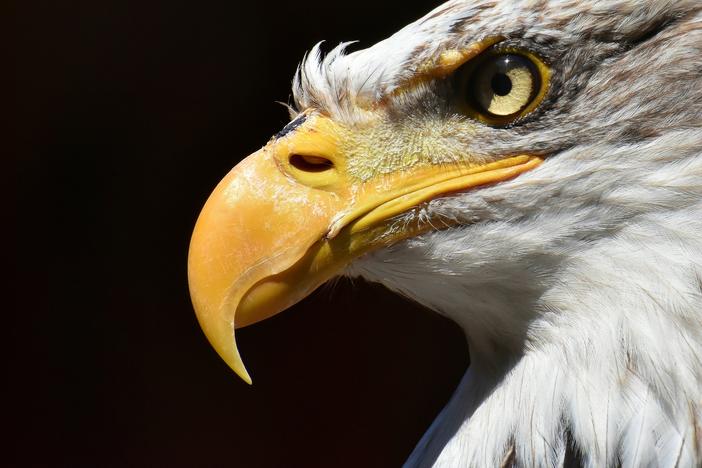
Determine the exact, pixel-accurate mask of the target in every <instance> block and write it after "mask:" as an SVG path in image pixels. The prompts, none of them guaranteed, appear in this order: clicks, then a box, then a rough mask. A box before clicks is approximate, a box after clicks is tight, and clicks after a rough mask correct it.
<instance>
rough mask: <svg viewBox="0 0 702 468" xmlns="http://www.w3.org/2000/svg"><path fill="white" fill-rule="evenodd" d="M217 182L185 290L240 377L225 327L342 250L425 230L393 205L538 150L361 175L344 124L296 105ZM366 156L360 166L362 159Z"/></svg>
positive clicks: (317, 278)
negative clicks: (282, 129) (285, 121)
mask: <svg viewBox="0 0 702 468" xmlns="http://www.w3.org/2000/svg"><path fill="white" fill-rule="evenodd" d="M289 127H291V128H292V130H290V131H289V132H288V133H286V134H285V135H281V136H279V137H278V138H277V139H275V140H272V141H271V142H270V143H269V144H268V145H267V146H266V147H264V148H263V149H261V150H260V151H258V152H256V153H254V154H253V155H251V156H249V157H247V158H246V159H244V160H243V161H242V162H241V163H240V164H238V165H237V166H236V167H235V168H234V169H232V171H231V172H230V173H229V174H228V175H227V176H226V177H225V178H224V179H223V180H222V181H221V182H220V183H219V185H218V186H217V187H216V188H215V190H214V192H213V193H212V194H211V195H210V197H209V199H208V200H207V202H206V204H205V206H204V208H203V209H202V212H201V214H200V217H199V219H198V221H197V223H196V225H195V230H194V232H193V236H192V241H191V244H190V253H189V258H188V278H189V283H190V294H191V297H192V301H193V305H194V308H195V311H196V314H197V317H198V320H199V322H200V325H201V327H202V329H203V331H204V332H205V334H206V335H207V338H208V339H209V341H210V343H211V344H212V346H213V347H214V348H215V350H217V352H218V353H219V355H220V356H221V357H222V359H224V360H225V361H226V362H227V364H228V365H229V366H230V367H231V368H232V369H233V370H234V371H235V372H236V373H237V374H238V375H239V376H241V377H242V378H243V379H244V380H245V381H246V382H248V383H251V378H250V376H249V374H248V372H247V370H246V368H245V367H244V364H243V362H242V360H241V357H240V355H239V351H238V349H237V346H236V341H235V337H234V329H235V328H239V327H243V326H246V325H250V324H252V323H255V322H257V321H259V320H263V319H265V318H267V317H270V316H272V315H274V314H277V313H279V312H281V311H283V310H285V309H286V308H288V307H290V306H291V305H293V304H295V303H296V302H298V301H300V300H301V299H303V298H304V297H305V296H307V295H309V294H310V293H311V292H312V291H314V290H315V289H316V288H317V287H318V286H320V285H321V284H322V283H324V282H326V281H327V280H328V279H330V278H332V277H333V276H335V275H337V274H339V272H340V271H341V270H343V268H344V267H345V266H346V265H347V264H348V263H350V262H351V261H352V260H353V259H354V258H357V257H358V256H360V255H363V254H364V253H366V252H369V251H371V250H373V249H377V248H380V247H383V246H387V245H390V244H392V243H395V242H397V241H399V240H401V239H405V238H408V237H411V236H414V235H417V234H419V233H421V232H423V231H426V230H428V229H430V228H431V225H430V224H429V223H428V222H426V223H423V222H420V221H418V220H415V221H412V222H409V223H407V222H405V223H402V225H401V226H400V225H397V224H396V221H397V218H396V216H397V215H400V214H402V213H404V212H406V211H408V210H410V209H412V208H414V207H416V206H417V205H419V204H421V203H423V202H426V201H428V200H430V199H432V198H435V197H437V196H439V195H443V194H446V193H449V192H455V191H460V190H466V189H468V188H471V187H475V186H479V185H484V184H490V183H494V182H498V181H501V180H506V179H508V178H511V177H514V176H515V175H517V174H519V173H521V172H524V171H527V170H529V169H531V168H534V167H536V166H538V164H539V163H540V162H541V159H540V158H538V157H531V156H518V157H513V158H507V159H503V160H500V161H496V162H493V163H490V164H486V165H476V164H474V163H471V161H470V160H469V159H468V160H466V161H465V162H464V163H460V164H455V165H453V166H446V165H442V166H436V165H430V164H429V165H416V166H412V167H404V168H402V167H399V168H398V169H397V170H396V171H394V172H393V173H391V174H387V173H386V174H382V175H377V176H374V177H370V178H369V177H361V176H359V175H358V174H357V173H355V172H354V171H355V169H354V168H355V167H357V166H358V163H357V162H356V164H355V165H353V167H352V165H350V164H348V162H349V161H348V157H347V155H348V154H349V151H348V144H347V142H348V140H349V130H347V129H345V128H343V127H341V126H339V125H338V124H335V123H334V122H332V121H331V120H329V119H328V118H325V117H323V116H320V115H316V114H302V115H301V116H300V117H298V119H296V120H295V121H294V122H293V123H292V124H290V125H289V126H288V127H286V129H287V128H289ZM369 164H371V163H370V162H369Z"/></svg>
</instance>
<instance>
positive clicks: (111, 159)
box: [2, 0, 467, 467]
mask: <svg viewBox="0 0 702 468" xmlns="http://www.w3.org/2000/svg"><path fill="white" fill-rule="evenodd" d="M438 3H440V2H439V1H433V2H426V3H425V4H424V5H415V6H410V5H408V2H405V1H378V0H359V1H354V2H351V3H346V2H332V1H329V0H324V1H322V0H307V1H305V2H285V3H282V2H281V3H273V2H264V1H259V2H243V5H245V6H242V3H240V2H235V1H234V0H226V1H216V0H205V1H198V2H195V1H190V2H182V1H176V0H151V1H143V0H142V1H137V0H83V1H69V0H66V1H51V2H50V1H43V2H42V1H34V2H30V1H22V2H20V1H17V2H14V3H11V4H10V8H9V10H8V11H9V15H6V18H10V19H11V20H12V21H13V22H14V24H13V29H12V34H11V37H10V39H9V41H8V42H6V43H5V46H7V45H9V46H10V47H9V48H10V52H11V58H10V61H9V62H8V63H7V64H9V67H5V68H6V70H10V75H9V77H10V78H13V77H14V78H15V80H14V81H15V85H16V86H13V88H12V89H13V92H12V96H11V98H10V99H9V100H8V101H7V102H9V103H10V104H16V110H15V111H14V112H12V115H11V119H10V122H9V125H8V126H7V127H6V128H10V129H11V130H12V134H13V136H14V138H13V140H12V141H13V142H15V143H17V146H16V150H13V151H10V153H12V155H15V156H17V158H16V161H13V162H16V164H10V169H9V178H10V182H11V183H10V185H11V186H12V187H16V188H17V189H18V190H16V191H14V192H13V193H12V194H11V195H10V197H9V198H6V199H7V200H9V201H10V205H11V206H10V210H9V213H10V214H11V215H12V216H11V217H10V219H9V221H7V220H6V223H7V224H6V232H9V234H10V235H11V239H10V242H9V244H8V245H6V248H7V250H8V252H9V253H10V255H11V260H13V262H12V263H14V264H15V265H16V266H15V275H14V276H13V278H12V279H11V280H10V282H9V285H10V287H12V288H13V291H11V296H10V297H13V296H14V299H15V300H14V301H13V302H12V303H11V307H14V310H12V309H11V310H10V312H9V313H6V316H7V317H8V318H9V321H6V323H5V327H6V329H7V330H9V333H8V336H9V337H10V338H9V340H8V341H9V345H10V350H9V351H8V352H7V353H6V356H7V357H9V359H7V361H8V364H7V365H6V367H5V377H6V384H5V385H4V390H5V391H7V392H8V394H7V397H6V401H7V402H8V408H6V410H5V412H4V415H5V416H4V417H3V425H4V426H5V429H6V432H7V433H6V434H5V435H4V436H3V443H4V444H3V445H4V446H5V447H6V448H5V449H3V454H2V459H3V460H5V462H3V464H8V465H11V466H46V465H53V466H127V465H128V466H234V467H278V466H283V467H284V466H299V467H316V466H318V467H329V466H348V467H356V466H364V467H365V466H382V467H384V466H398V465H400V464H401V463H402V462H403V461H404V460H405V458H406V457H407V455H408V454H409V453H410V451H411V450H412V448H413V447H414V445H415V444H416V443H417V441H418V440H419V438H420V437H421V435H422V434H423V432H424V431H425V430H426V429H427V428H428V426H429V424H430V423H431V421H432V420H433V419H434V417H435V416H436V414H437V413H438V411H439V410H440V409H441V407H442V406H443V405H444V403H445V402H446V401H447V400H448V398H449V396H450V394H451V392H452V390H453V388H454V386H455V385H456V383H457V382H458V379H459V378H460V376H461V375H462V373H463V370H464V369H465V367H466V365H467V350H466V346H465V344H464V342H463V338H462V334H461V332H460V331H459V330H458V328H457V327H455V326H454V325H453V324H451V323H449V322H447V321H446V320H444V319H441V318H440V317H439V316H437V315H435V314H433V313H430V312H428V311H426V310H423V309H421V308H420V307H418V306H416V305H413V304H411V303H409V302H407V301H405V300H403V299H401V298H399V297H396V296H394V295H392V294H390V293H389V292H387V291H386V290H384V289H383V288H382V287H379V286H374V285H368V284H364V283H362V282H356V283H354V284H351V283H350V282H348V281H341V282H340V283H339V284H338V285H337V286H335V287H334V288H329V287H326V288H323V289H322V290H321V291H317V292H316V293H315V294H313V295H312V296H311V297H309V298H307V299H306V300H304V301H303V302H302V303H300V304H298V305H297V306H295V307H294V308H293V309H291V310H289V311H288V312H286V313H283V314H281V315H279V316H277V317H275V318H273V319H271V320H269V321H267V322H264V323H262V324H259V325H256V326H254V327H251V328H247V329H244V330H242V331H240V332H239V333H238V341H239V346H240V350H241V352H242V355H243V357H244V359H245V362H246V364H247V367H248V368H249V370H250V371H251V373H252V376H253V378H254V382H255V384H254V386H253V387H249V386H247V385H246V384H245V383H243V382H242V381H240V380H239V379H238V378H237V377H236V376H235V375H234V374H233V372H231V371H230V370H229V369H228V368H227V367H226V365H225V364H224V363H223V362H222V361H221V360H220V359H219V358H218V357H217V356H216V354H215V352H214V351H213V350H212V349H211V347H210V346H209V344H208V343H207V341H206V339H205V337H204V335H203V334H202V332H201V331H200V329H199V326H198V324H197V322H196V320H195V316H194V313H193V310H192V308H191V305H190V300H189V297H188V288H187V278H186V257H187V249H188V242H189V237H190V232H191V229H192V227H193V225H194V223H195V219H196V217H197V214H198V212H199V209H200V207H201V206H202V205H203V203H204V201H205V200H206V198H207V196H208V194H209V192H210V190H211V189H212V188H213V187H214V186H215V184H216V183H217V182H218V181H219V179H220V178H221V177H223V176H224V175H225V174H226V172H227V171H228V170H229V169H230V168H231V167H232V166H233V165H234V164H236V163H237V162H238V161H239V160H240V159H241V158H242V157H244V156H246V155H248V154H249V153H251V152H253V151H255V150H256V149H258V148H259V147H260V146H262V145H263V144H264V143H265V142H266V141H267V140H268V138H269V137H270V135H272V134H273V133H275V132H276V131H277V130H279V129H280V128H281V127H282V126H283V125H284V124H285V123H286V121H287V114H286V111H285V109H284V108H283V107H281V106H280V105H278V104H275V103H274V101H276V100H279V101H288V99H289V95H290V91H289V88H290V80H291V77H292V75H293V73H294V70H295V67H296V65H297V63H298V61H299V60H300V59H301V57H302V54H303V53H304V51H305V50H308V49H309V48H310V47H311V46H312V45H313V44H314V43H315V42H317V41H319V40H322V39H328V40H329V44H330V45H332V44H336V43H337V42H339V41H342V40H352V39H359V40H360V41H361V43H360V46H361V47H366V46H369V45H371V44H372V43H374V42H376V41H377V40H380V39H382V38H383V37H385V36H387V35H389V34H391V33H392V32H394V31H396V30H397V29H399V28H400V27H402V26H403V25H405V24H407V23H409V22H410V21H412V20H414V19H416V18H418V17H419V16H421V15H423V14H424V13H426V12H428V11H429V10H430V9H431V8H433V7H434V6H435V5H437V4H438ZM5 8H7V4H6V6H5ZM328 48H329V47H327V49H328ZM7 102H6V104H3V107H5V106H6V105H7ZM10 108H11V109H12V107H10ZM7 109H8V108H7V107H5V110H6V111H7ZM6 343H7V342H6ZM8 460H9V462H7V461H8ZM6 462H7V463H6Z"/></svg>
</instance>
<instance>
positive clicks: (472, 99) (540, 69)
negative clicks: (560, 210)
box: [458, 50, 549, 126]
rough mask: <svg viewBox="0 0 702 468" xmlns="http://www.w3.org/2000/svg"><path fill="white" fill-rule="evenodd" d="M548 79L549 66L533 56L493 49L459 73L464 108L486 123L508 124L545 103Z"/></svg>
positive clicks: (461, 99) (471, 115) (460, 94)
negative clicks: (542, 102)
mask: <svg viewBox="0 0 702 468" xmlns="http://www.w3.org/2000/svg"><path fill="white" fill-rule="evenodd" d="M548 78H549V70H548V67H547V66H546V65H545V64H544V63H543V62H542V61H541V60H539V59H538V58H537V57H535V56H533V55H532V54H529V53H526V52H521V51H494V50H489V51H487V52H486V53H484V54H481V56H479V57H477V58H476V59H475V60H472V61H471V62H469V63H468V64H466V65H465V66H464V67H462V70H460V71H459V73H458V80H459V89H460V92H459V96H460V101H461V102H460V105H461V107H462V108H463V109H464V110H465V111H466V113H467V114H468V115H469V116H470V117H472V118H475V119H477V120H479V121H481V122H483V123H486V124H488V125H495V126H504V125H508V124H511V123H513V122H514V121H515V120H517V119H518V118H520V117H523V116H525V115H527V114H528V113H530V112H532V111H533V110H534V109H535V108H536V107H537V106H538V105H539V104H540V103H541V101H542V100H543V97H544V95H545V94H546V90H547V86H548Z"/></svg>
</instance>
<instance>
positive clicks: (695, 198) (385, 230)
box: [188, 0, 702, 467]
mask: <svg viewBox="0 0 702 468" xmlns="http://www.w3.org/2000/svg"><path fill="white" fill-rule="evenodd" d="M347 46H348V44H341V45H339V46H338V47H336V48H335V49H333V50H332V51H331V52H329V53H328V54H327V55H326V56H322V54H321V53H320V47H319V45H317V46H315V47H314V48H313V49H312V51H311V52H310V53H309V54H308V55H307V56H306V57H305V58H304V60H303V62H302V63H301V65H300V67H299V69H298V71H297V73H296V75H295V78H294V82H293V95H294V100H295V109H292V121H291V122H290V123H289V124H288V125H287V126H285V128H283V129H282V130H281V131H280V132H278V133H277V134H276V135H275V136H273V137H272V138H271V140H270V141H269V142H268V143H267V144H266V146H264V147H263V148H262V149H261V150H260V151H258V152H256V153H255V154H253V155H251V156H249V157H247V158H246V159H245V160H243V161H242V162H241V163H240V164H238V165H237V166H236V167H235V168H234V169H232V171H231V172H230V173H229V174H228V175H227V176H226V177H225V178H224V179H223V180H222V181H221V182H220V184H219V185H218V186H217V188H216V189H215V190H214V192H213V193H212V195H211V196H210V198H209V200H208V201H207V203H206V205H205V207H204V208H203V210H202V213H201V215H200V218H199V220H198V222H197V225H196V227H195V231H194V233H193V238H192V243H191V248H190V255H189V264H188V267H189V280H190V291H191V296H192V299H193V304H194V306H195V310H196V312H197V316H198V319H199V321H200V324H201V326H202V328H203V330H204V332H205V334H206V335H207V337H208V338H209V340H210V342H211V343H212V345H213V346H214V348H215V349H216V350H217V351H218V353H219V354H220V355H221V357H222V358H223V359H224V360H225V361H226V362H227V363H228V364H229V365H230V366H231V367H232V369H234V371H235V372H236V373H238V374H239V375H240V376H241V377H242V378H243V379H244V380H246V381H248V382H251V380H250V377H249V374H248V372H247V370H246V369H245V367H244V365H243V363H242V360H241V358H240V355H239V351H238V349H237V347H236V342H235V337H234V330H235V328H237V327H243V326H246V325H249V324H252V323H255V322H257V321H259V320H262V319H264V318H266V317H269V316H271V315H273V314H276V313H278V312H280V311H282V310H284V309H286V308H287V307H289V306H290V305H292V304H294V303H295V302H297V301H299V300H300V299H302V298H303V297H305V296H307V295H308V294H310V293H311V292H312V291H313V290H314V289H315V288H317V287H318V286H319V285H321V284H322V283H324V282H326V281H327V280H329V279H330V278H333V277H335V276H339V275H347V276H359V277H363V278H366V279H368V280H370V281H374V282H379V283H382V284H384V285H385V286H387V287H388V288H389V289H391V290H393V291H396V292H398V293H400V294H402V295H404V296H407V297H409V298H411V299H413V300H415V301H417V302H419V303H421V304H423V305H425V306H426V307H428V308H429V309H431V310H433V311H436V312H438V313H440V314H443V315H445V316H447V317H449V318H451V319H452V320H454V321H455V322H457V323H458V324H459V325H460V326H461V327H462V328H463V330H464V331H465V334H466V339H467V341H468V345H469V349H470V353H471V366H470V368H469V369H468V371H467V372H466V375H465V377H464V379H463V380H462V382H461V383H460V385H459V387H458V389H457V390H456V393H455V394H454V396H453V398H452V400H451V401H450V402H449V403H448V405H447V406H446V408H445V409H444V410H443V412H442V413H441V414H440V415H439V417H438V418H437V420H436V422H435V423H434V424H433V425H432V427H431V428H430V429H429V431H428V432H427V434H426V435H425V436H424V438H423V439H422V440H421V441H420V443H419V445H418V446H417V448H416V449H415V451H414V452H413V453H412V455H411V456H410V458H409V460H408V463H407V466H427V465H436V466H471V467H473V466H475V467H491V466H501V465H502V466H524V467H531V466H562V465H564V464H566V462H567V460H569V459H571V458H577V459H579V461H580V463H581V464H582V465H584V466H592V467H609V466H631V467H638V466H689V467H693V466H700V464H702V427H701V424H702V423H701V421H702V358H701V356H702V4H700V2H699V1H697V0H680V1H669V0H647V1H634V0H608V1H595V0H581V1H574V0H539V1H536V0H523V1H505V0H474V1H450V2H448V3H446V4H444V5H442V6H440V7H439V8H437V9H436V10H434V11H432V12H431V13H429V14H428V15H426V16H425V17H423V18H421V19H420V20H418V21H416V22H415V23H412V24H410V25H408V26H407V27H405V28H404V29H402V30H400V31H399V32H397V33H396V34H394V35H393V36H391V37H390V38H388V39H386V40H384V41H382V42H380V43H378V44H376V45H374V46H372V47H370V48H368V49H365V50H358V51H356V52H353V53H347V52H346V49H347Z"/></svg>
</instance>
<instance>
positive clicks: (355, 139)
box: [339, 116, 486, 182]
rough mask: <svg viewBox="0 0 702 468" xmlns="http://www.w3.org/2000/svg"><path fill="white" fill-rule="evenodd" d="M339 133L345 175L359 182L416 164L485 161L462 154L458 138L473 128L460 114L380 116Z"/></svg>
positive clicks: (407, 168)
mask: <svg viewBox="0 0 702 468" xmlns="http://www.w3.org/2000/svg"><path fill="white" fill-rule="evenodd" d="M339 132H340V135H339V142H340V150H341V152H342V153H343V154H344V155H345V156H346V158H345V159H346V170H347V174H348V175H349V176H350V177H351V178H353V179H356V180H358V181H361V182H365V181H368V180H370V179H373V178H375V177H378V176H381V175H385V174H397V173H401V172H404V171H408V170H411V169H417V168H418V167H420V166H437V165H439V166H440V165H449V164H451V165H455V164H457V163H460V164H462V165H464V166H465V167H466V168H470V167H474V166H478V165H481V164H484V163H485V162H486V161H485V159H484V158H481V157H477V156H475V155H470V154H466V153H465V145H464V144H463V143H461V141H464V140H465V138H466V137H468V138H470V136H471V135H474V134H475V132H476V128H475V124H474V123H472V122H470V121H468V120H467V119H465V118H461V117H460V116H455V117H448V118H441V117H438V116H437V117H427V118H426V119H412V118H408V119H407V120H404V121H402V122H391V121H390V120H389V119H387V118H382V117H381V118H378V119H374V120H373V121H371V122H367V123H364V124H361V125H357V126H354V128H353V129H347V128H342V129H340V131H339Z"/></svg>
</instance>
